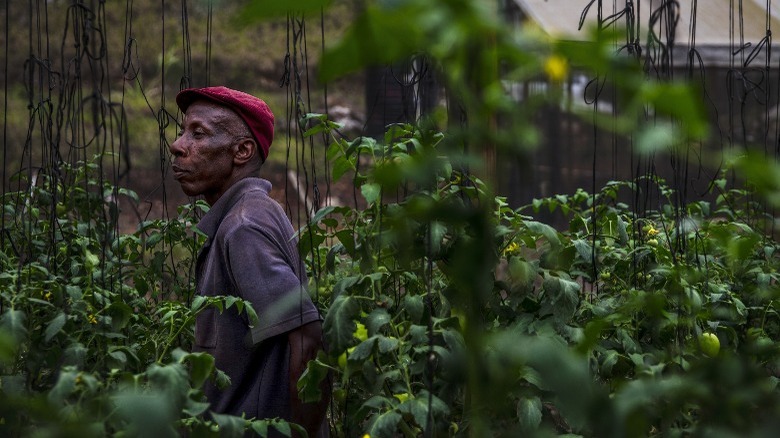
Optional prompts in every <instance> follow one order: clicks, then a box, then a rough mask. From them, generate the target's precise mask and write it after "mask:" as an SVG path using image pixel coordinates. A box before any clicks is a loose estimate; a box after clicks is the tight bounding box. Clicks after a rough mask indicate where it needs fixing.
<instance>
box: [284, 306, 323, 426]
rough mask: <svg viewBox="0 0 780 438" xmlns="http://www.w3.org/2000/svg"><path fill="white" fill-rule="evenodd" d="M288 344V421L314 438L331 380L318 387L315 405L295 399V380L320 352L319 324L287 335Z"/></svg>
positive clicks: (320, 324) (296, 383)
mask: <svg viewBox="0 0 780 438" xmlns="http://www.w3.org/2000/svg"><path fill="white" fill-rule="evenodd" d="M287 339H288V342H289V343H290V376H289V383H290V408H291V411H292V412H291V420H292V422H293V423H297V424H300V425H301V426H303V427H304V428H305V429H306V432H307V433H308V434H309V437H314V436H316V435H317V432H318V431H319V429H320V427H321V426H322V423H323V421H324V419H325V413H326V411H327V408H328V402H329V401H330V392H331V387H330V381H329V380H330V379H328V378H326V379H325V380H323V382H322V384H321V385H320V389H321V390H322V398H321V399H320V401H319V402H317V403H303V402H301V400H300V399H299V398H298V379H300V377H301V375H302V374H303V372H304V371H305V370H306V364H307V363H308V362H309V361H310V360H313V359H316V358H317V353H318V352H319V351H320V350H322V348H323V345H322V323H321V322H320V321H314V322H310V323H308V324H305V325H303V326H301V327H298V328H297V329H295V330H292V331H291V332H289V333H288V335H287Z"/></svg>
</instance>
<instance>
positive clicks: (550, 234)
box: [525, 221, 561, 249]
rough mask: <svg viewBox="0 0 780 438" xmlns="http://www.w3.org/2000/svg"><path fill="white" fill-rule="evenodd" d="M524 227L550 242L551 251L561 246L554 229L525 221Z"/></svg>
mask: <svg viewBox="0 0 780 438" xmlns="http://www.w3.org/2000/svg"><path fill="white" fill-rule="evenodd" d="M525 226H526V227H528V229H529V230H530V231H531V232H533V233H536V234H540V235H542V236H544V237H545V238H546V239H547V240H548V241H549V242H550V245H551V246H552V248H553V249H556V248H559V247H560V246H561V239H560V238H559V237H558V232H557V231H555V228H553V227H551V226H549V225H547V224H543V223H541V222H536V221H526V222H525Z"/></svg>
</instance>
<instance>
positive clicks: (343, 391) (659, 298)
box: [300, 115, 780, 437]
mask: <svg viewBox="0 0 780 438" xmlns="http://www.w3.org/2000/svg"><path fill="white" fill-rule="evenodd" d="M312 120H315V121H317V122H318V123H317V124H316V125H315V126H314V127H313V128H312V129H310V131H309V134H310V135H314V134H319V133H321V132H322V131H325V132H326V133H331V131H332V130H333V129H334V128H336V126H335V125H334V124H332V122H329V121H327V120H325V118H324V117H323V116H319V115H310V116H309V117H308V120H307V122H309V123H311V121H312ZM442 138H443V137H442V135H441V134H440V133H436V132H431V131H426V130H425V129H424V128H421V127H419V126H411V125H406V126H394V127H392V128H391V129H390V130H389V131H388V133H387V136H386V138H385V142H384V144H381V143H378V142H376V141H374V140H372V139H365V138H359V139H357V140H354V141H351V142H350V141H347V140H344V139H341V138H338V137H337V136H334V137H333V139H332V140H333V142H332V144H331V146H330V150H329V158H330V159H331V160H332V162H333V163H334V166H333V173H334V177H340V176H342V175H344V174H346V173H347V172H350V174H352V175H353V180H354V182H355V185H356V189H357V190H359V191H360V193H362V195H363V198H364V200H365V202H366V204H367V207H366V208H365V209H355V208H349V207H326V208H325V209H323V210H321V211H320V212H318V213H317V214H316V215H315V216H314V217H313V218H312V221H311V223H310V224H309V226H308V227H306V228H304V229H303V230H301V232H300V239H301V240H300V244H301V249H302V251H303V252H306V253H310V254H311V255H310V257H309V263H310V269H311V271H313V278H314V286H316V288H317V289H316V290H317V292H318V293H317V299H318V301H319V302H320V304H321V305H322V307H323V309H324V311H325V312H326V314H327V316H326V319H325V334H326V336H327V341H328V344H329V347H330V349H329V351H328V354H327V355H323V356H322V357H321V358H320V359H319V360H318V361H317V362H314V363H312V364H310V370H309V371H310V373H309V374H308V376H307V378H305V379H304V381H302V382H301V387H302V390H303V391H304V393H308V392H307V391H311V394H312V395H313V396H314V395H316V390H314V389H313V388H316V382H317V381H318V378H321V377H322V376H324V375H325V374H326V373H325V370H330V371H331V372H333V373H335V376H336V378H335V391H334V394H335V396H334V402H333V412H332V420H333V422H332V424H333V428H334V430H335V431H336V435H337V436H354V435H359V434H362V433H364V432H367V433H368V434H369V435H370V436H372V437H374V436H376V437H382V436H388V437H389V436H397V435H398V434H400V435H403V436H419V435H427V436H458V435H461V434H462V433H468V434H469V435H471V436H487V435H501V436H504V435H507V436H517V434H521V435H523V436H527V435H535V434H544V435H548V434H561V433H574V434H577V435H584V436H644V435H654V434H663V435H667V434H689V433H695V434H705V433H714V432H718V433H727V434H729V433H730V434H738V433H756V434H760V433H766V432H768V431H770V430H772V429H771V428H772V427H773V426H774V421H775V420H774V418H776V415H777V413H778V409H780V403H779V402H780V399H779V398H778V393H777V390H776V383H777V370H778V369H777V367H778V364H779V362H778V359H780V356H779V355H778V353H779V351H778V348H777V344H776V340H777V339H778V336H780V331H779V330H780V325H779V324H778V323H780V319H779V318H778V313H777V305H776V298H777V296H778V288H777V279H778V278H777V272H776V270H777V265H778V262H779V260H778V257H777V249H778V245H777V243H776V242H775V241H774V240H773V239H772V238H771V236H769V235H766V234H764V233H763V232H762V231H761V230H763V229H764V227H765V226H766V225H767V224H769V223H771V222H769V221H770V220H771V218H769V217H767V216H766V215H764V214H763V210H762V209H761V207H760V205H758V204H757V203H755V202H754V201H753V200H751V198H750V196H749V192H747V191H745V190H735V189H727V188H726V180H725V178H724V179H720V180H717V181H716V182H715V184H714V185H713V190H714V191H715V194H714V195H713V196H712V198H711V200H710V201H696V202H693V203H691V204H689V205H685V206H680V207H675V206H674V199H675V198H674V197H673V195H674V192H673V191H672V190H671V189H669V188H668V187H667V186H666V185H665V184H664V182H663V181H661V180H659V179H658V178H651V177H647V178H641V179H639V180H637V181H635V182H613V183H610V184H608V185H607V186H606V187H604V188H603V189H602V190H601V191H600V192H599V193H595V194H588V193H586V192H584V191H582V190H579V191H578V192H577V193H575V194H572V195H559V196H555V197H552V198H548V199H538V200H535V201H534V202H533V203H532V204H530V205H528V206H525V207H521V208H519V209H512V208H510V207H509V206H508V205H507V204H506V202H505V200H504V199H503V198H501V197H493V196H492V195H490V194H489V193H488V191H487V189H486V187H485V186H484V185H483V184H482V183H481V182H480V181H479V180H478V179H476V178H473V177H471V176H469V175H468V173H466V172H464V171H462V170H457V167H458V164H457V163H456V164H453V163H452V162H451V161H450V160H449V159H448V158H447V155H446V154H444V153H443V152H442V150H441V147H442V146H441V145H442ZM366 162H368V163H371V164H370V165H365V164H364V165H362V166H359V165H358V164H359V163H366ZM639 192H645V194H647V193H648V192H650V193H652V194H657V197H658V199H659V202H658V205H659V207H660V208H659V209H658V210H650V211H646V212H644V214H643V215H642V216H641V217H640V216H639V215H638V214H637V213H636V211H635V210H636V209H635V208H631V207H630V206H629V205H628V204H627V203H626V202H625V201H624V199H628V200H631V199H636V195H637V193H639ZM542 209H544V210H546V211H548V212H550V213H553V212H560V214H562V215H563V216H564V217H566V218H567V219H568V221H569V228H568V229H567V230H565V231H562V232H559V231H557V230H556V229H554V228H553V227H551V226H549V225H547V224H545V223H542V222H539V221H536V220H534V219H533V217H532V216H531V214H534V213H538V212H539V211H540V210H542ZM307 380H308V381H307Z"/></svg>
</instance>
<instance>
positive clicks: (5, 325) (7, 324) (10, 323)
mask: <svg viewBox="0 0 780 438" xmlns="http://www.w3.org/2000/svg"><path fill="white" fill-rule="evenodd" d="M26 320H27V317H26V315H25V314H24V312H22V311H21V310H16V309H8V310H6V311H5V313H3V316H0V328H2V329H3V330H5V331H6V332H7V333H8V334H10V335H11V336H12V337H13V338H14V340H16V341H17V342H21V341H23V340H24V339H25V338H26V337H27V327H25V325H24V324H25V322H26Z"/></svg>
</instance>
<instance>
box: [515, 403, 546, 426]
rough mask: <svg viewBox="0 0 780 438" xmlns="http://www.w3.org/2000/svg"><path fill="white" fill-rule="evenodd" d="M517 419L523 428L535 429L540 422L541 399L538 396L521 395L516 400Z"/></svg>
mask: <svg viewBox="0 0 780 438" xmlns="http://www.w3.org/2000/svg"><path fill="white" fill-rule="evenodd" d="M517 419H518V420H519V421H520V426H521V427H522V428H523V430H525V431H533V430H536V429H537V428H538V427H539V425H540V424H541V423H542V401H541V400H539V397H530V398H528V397H521V398H520V400H519V401H518V402H517Z"/></svg>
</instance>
